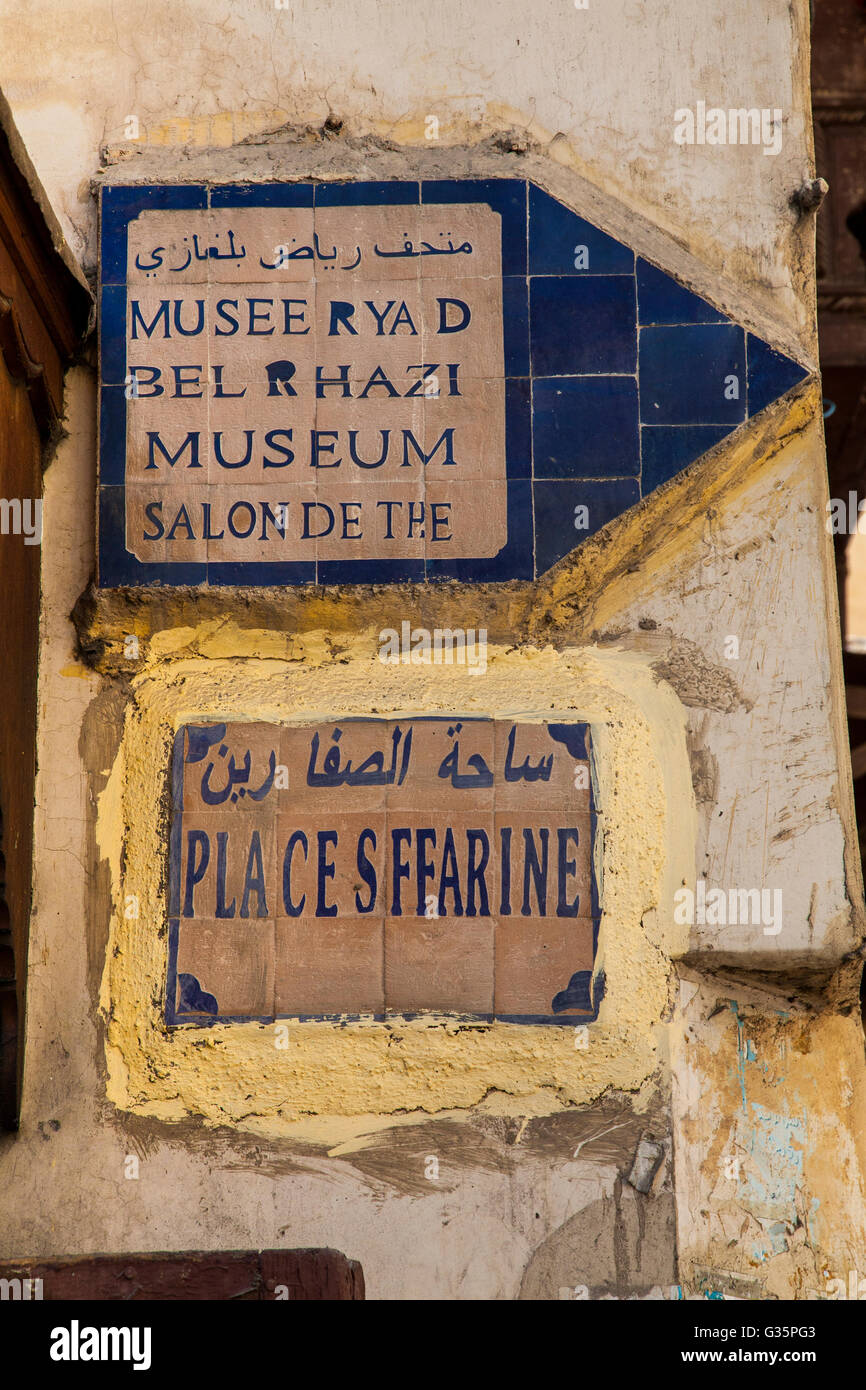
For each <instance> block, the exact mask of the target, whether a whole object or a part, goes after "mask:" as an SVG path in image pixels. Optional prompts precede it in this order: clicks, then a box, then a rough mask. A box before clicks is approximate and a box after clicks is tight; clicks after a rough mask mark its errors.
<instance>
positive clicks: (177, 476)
mask: <svg viewBox="0 0 866 1390" xmlns="http://www.w3.org/2000/svg"><path fill="white" fill-rule="evenodd" d="M204 389H205V390H206V389H207V388H206V385H205V388H204ZM190 435H192V436H193V438H192V439H189V436H190ZM210 458H211V448H210V432H209V429H208V399H207V395H206V394H204V393H203V394H202V397H201V398H200V399H195V400H194V399H188V400H185V399H178V400H175V399H172V398H171V397H147V398H141V397H139V398H138V399H135V398H134V397H133V398H131V399H130V400H129V401H128V402H127V407H126V481H127V483H131V482H140V483H147V485H148V486H150V487H154V488H166V487H174V488H185V487H187V486H189V485H192V486H194V487H201V486H202V485H204V484H206V483H207V482H208V481H209V478H210ZM172 459H174V460H175V462H172Z"/></svg>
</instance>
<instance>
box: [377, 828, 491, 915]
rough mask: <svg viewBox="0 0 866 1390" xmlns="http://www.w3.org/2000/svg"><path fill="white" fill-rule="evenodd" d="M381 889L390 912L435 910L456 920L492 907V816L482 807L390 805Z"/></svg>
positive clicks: (431, 913)
mask: <svg viewBox="0 0 866 1390" xmlns="http://www.w3.org/2000/svg"><path fill="white" fill-rule="evenodd" d="M386 831H387V834H386V851H385V890H386V904H385V905H386V907H387V912H388V917H389V918H395V919H398V920H402V919H403V918H412V919H419V918H422V919H423V918H427V916H428V914H430V916H431V917H432V915H433V913H434V912H435V913H437V914H438V916H439V917H441V918H445V917H447V918H449V919H450V920H453V922H454V923H455V924H459V922H460V921H461V920H462V919H463V918H464V917H467V918H469V920H470V921H471V920H473V919H474V918H476V917H478V918H485V919H487V918H490V917H491V916H493V915H494V913H495V910H496V895H497V891H498V890H497V873H498V869H497V862H496V855H495V845H494V836H493V817H492V816H491V815H490V813H489V812H487V811H483V810H476V811H461V812H460V813H459V814H457V813H455V812H434V811H429V812H428V811H422V810H415V811H397V810H389V811H388V812H387V818H386Z"/></svg>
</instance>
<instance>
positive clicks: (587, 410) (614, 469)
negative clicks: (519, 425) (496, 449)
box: [532, 376, 640, 478]
mask: <svg viewBox="0 0 866 1390" xmlns="http://www.w3.org/2000/svg"><path fill="white" fill-rule="evenodd" d="M637 417H638V406H637V382H636V381H635V379H634V377H631V376H579V377H552V378H545V377H536V378H535V380H534V381H533V384H532V454H533V469H532V471H533V477H535V478H617V477H633V478H636V477H637V476H638V475H639V473H640V440H639V438H638V418H637Z"/></svg>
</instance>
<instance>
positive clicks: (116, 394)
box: [99, 386, 126, 484]
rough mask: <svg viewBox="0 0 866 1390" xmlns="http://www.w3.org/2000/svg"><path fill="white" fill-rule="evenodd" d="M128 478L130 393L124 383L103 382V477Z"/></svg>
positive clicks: (107, 479) (114, 480)
mask: <svg viewBox="0 0 866 1390" xmlns="http://www.w3.org/2000/svg"><path fill="white" fill-rule="evenodd" d="M125 478H126V393H125V388H124V387H123V386H103V388H102V390H101V392H100V400H99V481H100V483H102V484H107V483H123V482H124V481H125Z"/></svg>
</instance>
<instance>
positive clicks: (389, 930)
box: [385, 917, 495, 1014]
mask: <svg viewBox="0 0 866 1390" xmlns="http://www.w3.org/2000/svg"><path fill="white" fill-rule="evenodd" d="M494 934H495V924H494V922H493V921H492V920H490V919H489V918H488V919H484V918H481V919H480V918H474V919H473V918H469V919H466V918H461V919H458V920H455V919H453V918H448V919H446V918H439V919H438V920H436V919H425V918H421V919H420V920H419V919H417V918H412V919H408V918H402V919H398V918H393V917H392V918H389V919H388V920H387V921H386V923H385V1007H386V1010H387V1012H388V1013H389V1014H413V1013H427V1012H433V1013H457V1014H490V1013H492V1012H493V978H494V976H493V953H494Z"/></svg>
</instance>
